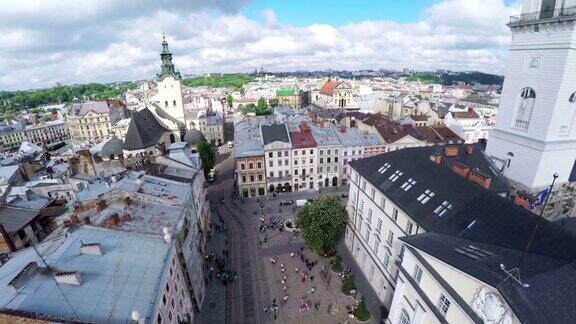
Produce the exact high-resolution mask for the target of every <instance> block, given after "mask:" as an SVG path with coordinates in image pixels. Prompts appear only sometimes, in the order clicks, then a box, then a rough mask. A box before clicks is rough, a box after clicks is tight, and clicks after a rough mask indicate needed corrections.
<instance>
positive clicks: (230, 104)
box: [226, 95, 234, 108]
mask: <svg viewBox="0 0 576 324" xmlns="http://www.w3.org/2000/svg"><path fill="white" fill-rule="evenodd" d="M226 103H227V104H228V108H232V104H233V103H234V98H232V95H227V96H226Z"/></svg>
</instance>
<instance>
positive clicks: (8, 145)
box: [0, 123, 26, 151]
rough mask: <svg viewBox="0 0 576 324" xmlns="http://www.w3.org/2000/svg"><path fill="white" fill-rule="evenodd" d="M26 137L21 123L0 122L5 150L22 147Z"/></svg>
mask: <svg viewBox="0 0 576 324" xmlns="http://www.w3.org/2000/svg"><path fill="white" fill-rule="evenodd" d="M25 139H26V136H25V135H24V129H23V127H22V125H21V124H10V125H8V124H5V123H3V124H0V142H1V144H2V147H3V150H4V151H12V150H15V149H17V148H19V147H20V144H22V142H23V141H24V140H25Z"/></svg>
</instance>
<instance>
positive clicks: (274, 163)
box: [260, 124, 292, 193]
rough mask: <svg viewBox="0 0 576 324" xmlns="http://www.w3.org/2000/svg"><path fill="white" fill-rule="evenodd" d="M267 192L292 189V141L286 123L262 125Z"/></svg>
mask: <svg viewBox="0 0 576 324" xmlns="http://www.w3.org/2000/svg"><path fill="white" fill-rule="evenodd" d="M260 128H261V131H262V140H263V143H264V160H265V161H266V183H267V186H268V188H267V189H268V193H274V192H289V191H292V167H291V165H292V143H291V142H290V136H289V135H288V130H287V129H286V124H274V125H263V126H261V127H260Z"/></svg>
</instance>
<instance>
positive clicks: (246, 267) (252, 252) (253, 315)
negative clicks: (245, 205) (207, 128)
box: [208, 123, 268, 324]
mask: <svg viewBox="0 0 576 324" xmlns="http://www.w3.org/2000/svg"><path fill="white" fill-rule="evenodd" d="M231 126H232V125H231V124H230V123H227V124H226V128H225V132H226V139H227V140H228V139H231V138H232V136H231V131H232V130H231ZM208 191H209V193H208V199H209V200H210V201H211V203H212V206H213V207H214V208H215V210H216V214H215V215H213V217H214V218H215V219H216V218H218V215H220V216H221V217H222V220H223V221H224V224H225V225H226V227H227V228H228V236H227V240H228V251H229V252H228V253H229V257H228V264H229V267H230V268H231V269H233V270H235V271H236V278H235V280H234V282H233V283H232V284H230V285H228V286H227V287H226V323H233V324H237V323H264V322H265V321H264V319H263V316H262V309H263V307H264V306H263V304H264V303H263V300H264V299H263V298H264V297H265V295H267V294H268V293H267V291H268V289H267V286H266V280H263V273H262V269H263V267H262V266H261V263H262V261H261V260H262V259H261V255H260V250H259V248H258V246H257V241H258V240H257V239H256V238H255V237H254V232H253V231H252V230H251V229H250V223H249V220H248V219H247V215H245V214H244V213H243V212H242V211H241V209H240V208H236V207H234V205H232V204H231V197H232V195H233V194H234V192H235V189H234V160H233V157H232V149H230V148H228V147H227V146H226V145H223V146H221V147H219V148H217V156H216V179H215V181H214V182H213V183H212V184H211V185H210V186H209V188H208ZM221 200H225V203H222V202H221ZM220 302H224V301H220Z"/></svg>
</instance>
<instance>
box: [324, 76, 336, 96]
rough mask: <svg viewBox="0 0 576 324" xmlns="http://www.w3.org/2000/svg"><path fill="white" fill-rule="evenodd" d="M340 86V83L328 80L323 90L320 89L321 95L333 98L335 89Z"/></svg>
mask: <svg viewBox="0 0 576 324" xmlns="http://www.w3.org/2000/svg"><path fill="white" fill-rule="evenodd" d="M338 85H340V82H339V81H336V80H332V79H328V80H327V81H326V83H324V85H322V88H320V93H321V94H323V95H327V96H332V95H333V94H334V89H336V87H338Z"/></svg>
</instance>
